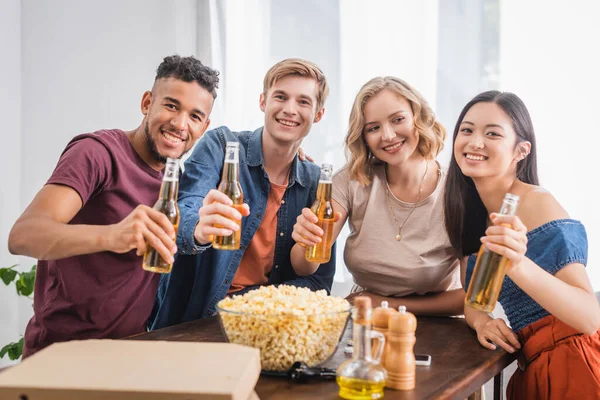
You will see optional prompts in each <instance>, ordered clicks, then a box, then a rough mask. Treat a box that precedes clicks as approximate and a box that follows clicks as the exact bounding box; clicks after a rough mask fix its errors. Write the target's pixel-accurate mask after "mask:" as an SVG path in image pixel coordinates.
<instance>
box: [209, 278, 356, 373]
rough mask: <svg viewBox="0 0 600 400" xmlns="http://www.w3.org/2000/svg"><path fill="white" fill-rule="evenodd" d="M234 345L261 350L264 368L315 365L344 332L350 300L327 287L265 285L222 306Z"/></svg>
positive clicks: (222, 321)
mask: <svg viewBox="0 0 600 400" xmlns="http://www.w3.org/2000/svg"><path fill="white" fill-rule="evenodd" d="M217 306H218V311H219V316H220V318H221V323H222V325H223V328H224V329H225V333H226V334H227V338H228V339H229V341H230V342H232V343H238V344H243V345H246V346H251V347H256V348H258V349H260V358H261V363H262V369H263V370H267V371H287V370H288V369H289V368H290V367H291V366H292V364H293V363H294V362H296V361H304V362H305V363H306V364H308V365H309V366H311V367H312V366H315V365H318V364H320V363H322V362H323V361H325V360H326V359H327V358H328V357H329V356H330V355H331V354H332V353H333V352H334V351H335V348H336V346H337V344H338V342H339V340H340V338H341V336H342V334H343V333H344V328H345V326H346V321H347V320H348V316H349V314H350V304H349V303H348V302H347V301H346V300H344V299H342V298H339V297H332V296H328V295H327V292H326V291H325V290H319V291H318V292H313V291H311V290H309V289H306V288H297V287H295V286H287V285H280V286H278V287H275V286H262V287H260V288H259V289H256V290H252V291H250V292H248V293H246V294H244V295H243V296H236V295H234V296H233V297H228V298H225V299H223V300H221V301H220V302H219V303H218V304H217Z"/></svg>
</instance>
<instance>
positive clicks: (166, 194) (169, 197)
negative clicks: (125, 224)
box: [142, 158, 179, 274]
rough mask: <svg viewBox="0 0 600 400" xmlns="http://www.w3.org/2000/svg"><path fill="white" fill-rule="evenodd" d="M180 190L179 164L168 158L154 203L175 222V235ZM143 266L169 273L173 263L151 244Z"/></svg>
mask: <svg viewBox="0 0 600 400" xmlns="http://www.w3.org/2000/svg"><path fill="white" fill-rule="evenodd" d="M178 190H179V164H178V160H176V159H174V158H167V165H166V166H165V172H164V175H163V181H162V185H160V195H159V197H158V201H157V202H156V204H154V209H155V210H158V211H160V212H161V213H163V214H165V215H166V216H167V218H168V219H169V221H171V223H172V224H173V228H174V229H175V235H177V228H178V227H179V207H177V191H178ZM142 267H143V268H144V269H145V270H146V271H152V272H158V273H162V274H167V273H169V272H171V268H172V267H173V264H169V263H168V262H166V261H165V260H163V258H162V257H161V256H160V254H158V251H156V249H155V248H154V247H152V246H151V245H150V244H147V250H146V253H145V254H144V261H143V263H142Z"/></svg>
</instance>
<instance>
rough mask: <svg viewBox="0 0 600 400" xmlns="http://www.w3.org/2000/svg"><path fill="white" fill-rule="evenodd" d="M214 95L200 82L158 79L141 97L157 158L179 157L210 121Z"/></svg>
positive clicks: (146, 129) (148, 135)
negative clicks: (150, 89)
mask: <svg viewBox="0 0 600 400" xmlns="http://www.w3.org/2000/svg"><path fill="white" fill-rule="evenodd" d="M213 101H214V99H213V96H212V95H211V94H210V93H209V92H208V91H207V90H206V89H204V88H203V87H201V86H200V85H199V84H198V83H197V82H185V81H182V80H180V79H177V78H164V79H158V80H157V81H156V82H155V84H154V87H153V88H152V92H146V93H145V94H144V96H143V98H142V113H143V114H144V115H145V117H144V122H143V124H144V135H145V138H146V143H147V145H148V149H149V151H150V153H151V155H152V157H153V158H154V159H155V161H158V162H160V163H163V164H164V163H165V162H166V158H167V157H169V158H180V157H181V156H182V155H183V154H184V153H185V152H186V151H188V150H189V149H191V148H192V146H193V145H194V143H195V142H196V140H198V138H200V137H201V136H202V134H203V133H204V132H205V131H206V128H207V127H208V125H209V123H210V119H209V115H210V111H211V109H212V106H213Z"/></svg>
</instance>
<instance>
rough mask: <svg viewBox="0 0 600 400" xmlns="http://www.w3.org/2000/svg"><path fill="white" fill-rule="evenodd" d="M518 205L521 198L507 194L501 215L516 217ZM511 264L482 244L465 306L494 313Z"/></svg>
mask: <svg viewBox="0 0 600 400" xmlns="http://www.w3.org/2000/svg"><path fill="white" fill-rule="evenodd" d="M518 204H519V196H517V195H514V194H511V193H506V195H505V196H504V201H503V202H502V208H501V209H500V213H499V214H502V215H515V214H516V213H517V205H518ZM509 262H510V261H509V260H508V259H507V258H506V257H504V256H501V255H500V254H497V253H494V252H493V251H490V250H488V249H487V248H486V247H485V245H484V244H482V245H481V248H480V249H479V253H478V254H477V262H476V263H475V269H474V270H473V276H472V277H471V282H470V284H469V289H468V290H467V296H466V298H465V304H466V305H468V306H471V307H473V308H476V309H478V310H482V311H485V312H492V310H493V309H494V307H495V305H496V301H497V300H498V295H499V294H500V290H501V289H502V282H503V281H504V275H505V273H506V268H507V267H508V263H509Z"/></svg>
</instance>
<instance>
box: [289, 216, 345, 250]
mask: <svg viewBox="0 0 600 400" xmlns="http://www.w3.org/2000/svg"><path fill="white" fill-rule="evenodd" d="M334 215H335V217H334V222H337V221H339V220H340V218H342V214H341V213H339V212H336V213H335V214H334ZM318 222H319V218H318V217H317V216H316V214H315V213H313V212H312V211H311V210H310V208H303V209H302V214H300V215H298V217H297V218H296V223H295V224H294V231H293V232H292V239H294V241H295V242H296V243H298V244H299V245H301V246H302V247H310V246H316V245H317V244H318V243H321V241H322V237H323V233H324V232H323V229H321V228H320V227H319V225H317V224H318ZM330 244H331V245H333V242H332V243H330Z"/></svg>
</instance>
